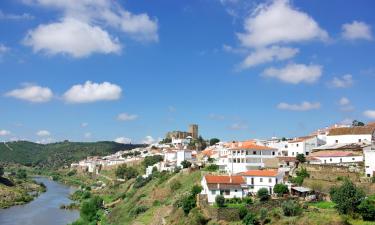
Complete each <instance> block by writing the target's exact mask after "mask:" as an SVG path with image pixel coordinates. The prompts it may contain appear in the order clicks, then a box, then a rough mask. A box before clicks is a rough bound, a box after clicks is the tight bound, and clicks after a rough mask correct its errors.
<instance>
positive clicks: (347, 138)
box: [327, 134, 372, 144]
mask: <svg viewBox="0 0 375 225" xmlns="http://www.w3.org/2000/svg"><path fill="white" fill-rule="evenodd" d="M371 138H372V135H371V134H358V135H333V136H329V135H328V136H327V144H336V140H337V141H338V142H337V143H339V144H342V143H344V144H348V143H360V142H359V139H361V141H362V142H363V141H367V142H371Z"/></svg>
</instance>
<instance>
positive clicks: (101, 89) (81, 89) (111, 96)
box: [63, 81, 122, 103]
mask: <svg viewBox="0 0 375 225" xmlns="http://www.w3.org/2000/svg"><path fill="white" fill-rule="evenodd" d="M121 92H122V89H121V87H120V86H118V85H116V84H112V83H109V82H103V83H93V82H91V81H86V83H84V84H77V85H74V86H72V87H71V88H70V89H69V90H67V91H66V92H65V94H64V96H63V98H64V100H65V101H66V102H68V103H91V102H96V101H111V100H117V99H119V98H120V97H121Z"/></svg>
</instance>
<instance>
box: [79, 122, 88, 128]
mask: <svg viewBox="0 0 375 225" xmlns="http://www.w3.org/2000/svg"><path fill="white" fill-rule="evenodd" d="M88 125H89V123H86V122H83V123H81V127H87V126H88Z"/></svg>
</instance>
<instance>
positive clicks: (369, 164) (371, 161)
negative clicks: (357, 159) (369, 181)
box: [364, 150, 375, 177]
mask: <svg viewBox="0 0 375 225" xmlns="http://www.w3.org/2000/svg"><path fill="white" fill-rule="evenodd" d="M364 156H365V173H366V177H372V176H373V174H374V171H375V151H374V150H365V151H364Z"/></svg>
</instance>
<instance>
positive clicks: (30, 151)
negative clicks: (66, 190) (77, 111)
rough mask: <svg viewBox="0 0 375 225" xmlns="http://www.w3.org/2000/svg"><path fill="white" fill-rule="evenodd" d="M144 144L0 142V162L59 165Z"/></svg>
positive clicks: (45, 165) (109, 142) (47, 165)
mask: <svg viewBox="0 0 375 225" xmlns="http://www.w3.org/2000/svg"><path fill="white" fill-rule="evenodd" d="M142 146H145V145H132V144H120V143H116V142H111V141H101V142H68V141H64V142H57V143H51V144H37V143H33V142H29V141H15V142H6V143H0V163H5V164H7V163H18V164H22V165H26V166H39V167H49V168H51V167H55V168H56V167H61V166H64V165H70V163H72V162H76V161H79V160H81V159H84V158H86V157H87V156H95V155H98V156H105V155H109V154H113V153H115V152H118V151H122V150H130V149H133V148H137V147H142Z"/></svg>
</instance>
